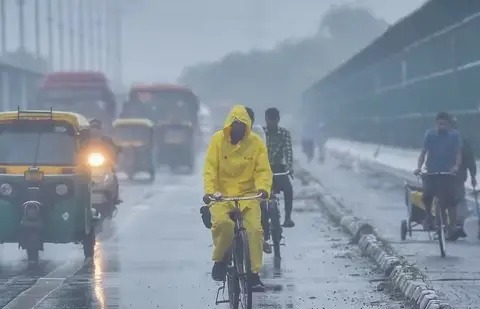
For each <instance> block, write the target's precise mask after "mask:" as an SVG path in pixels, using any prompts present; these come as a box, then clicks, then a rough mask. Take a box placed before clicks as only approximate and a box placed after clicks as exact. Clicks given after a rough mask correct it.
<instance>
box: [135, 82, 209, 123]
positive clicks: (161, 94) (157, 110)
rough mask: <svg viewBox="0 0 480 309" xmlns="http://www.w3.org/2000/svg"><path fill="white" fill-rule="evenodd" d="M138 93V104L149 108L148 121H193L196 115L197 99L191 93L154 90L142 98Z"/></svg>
mask: <svg viewBox="0 0 480 309" xmlns="http://www.w3.org/2000/svg"><path fill="white" fill-rule="evenodd" d="M142 94H143V93H138V94H137V98H138V99H139V100H140V102H142V103H144V104H147V105H149V106H150V108H151V115H150V119H151V120H153V121H158V120H176V121H178V120H180V121H195V119H196V118H197V114H198V106H199V103H198V99H197V98H196V97H195V96H194V95H193V94H191V93H188V92H184V91H178V90H172V89H169V90H156V91H154V92H152V93H149V96H147V97H142Z"/></svg>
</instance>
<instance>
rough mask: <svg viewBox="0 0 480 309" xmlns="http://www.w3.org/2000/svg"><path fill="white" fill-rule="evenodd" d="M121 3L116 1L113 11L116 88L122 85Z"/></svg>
mask: <svg viewBox="0 0 480 309" xmlns="http://www.w3.org/2000/svg"><path fill="white" fill-rule="evenodd" d="M122 2H123V1H117V2H116V4H117V5H116V10H115V17H116V23H115V29H114V31H115V43H116V44H115V47H114V49H115V52H116V57H115V60H116V61H115V62H114V63H115V68H116V70H115V71H114V72H115V76H116V78H117V79H118V86H121V85H122V83H123V70H122V62H123V60H122V58H123V57H122V56H123V55H122V50H123V48H122V47H123V46H122V37H123V21H122V18H123V5H122Z"/></svg>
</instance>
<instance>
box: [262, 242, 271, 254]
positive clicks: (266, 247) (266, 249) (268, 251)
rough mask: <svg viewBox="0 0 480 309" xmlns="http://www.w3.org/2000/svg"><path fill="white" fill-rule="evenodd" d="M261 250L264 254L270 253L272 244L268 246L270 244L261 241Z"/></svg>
mask: <svg viewBox="0 0 480 309" xmlns="http://www.w3.org/2000/svg"><path fill="white" fill-rule="evenodd" d="M263 252H265V253H266V254H270V253H272V246H270V244H269V243H268V242H266V241H264V242H263Z"/></svg>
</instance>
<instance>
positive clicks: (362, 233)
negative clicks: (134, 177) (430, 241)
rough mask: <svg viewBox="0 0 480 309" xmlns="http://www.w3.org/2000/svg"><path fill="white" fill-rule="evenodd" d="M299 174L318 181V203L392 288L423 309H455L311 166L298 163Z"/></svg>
mask: <svg viewBox="0 0 480 309" xmlns="http://www.w3.org/2000/svg"><path fill="white" fill-rule="evenodd" d="M295 170H296V177H298V178H299V179H300V180H301V181H302V182H303V183H304V184H307V183H308V184H311V183H316V184H317V202H318V205H319V206H320V207H321V208H322V209H323V210H324V211H326V212H327V213H328V214H329V216H330V217H331V218H332V220H333V221H334V222H336V223H337V224H339V225H340V226H341V227H342V228H343V229H344V230H345V232H346V233H348V234H349V235H350V236H351V237H352V243H355V244H357V245H358V246H359V248H360V250H361V252H362V254H364V255H365V256H367V257H369V258H370V259H372V260H373V261H374V262H375V263H376V264H377V265H378V266H379V267H380V268H381V270H382V272H384V273H385V275H386V276H387V277H388V278H389V281H390V284H391V285H392V287H393V288H394V289H396V290H398V291H400V292H401V293H402V294H403V296H404V297H405V298H406V299H407V300H409V301H411V302H412V303H414V304H415V305H416V308H420V309H440V308H452V307H451V306H450V305H449V304H448V303H447V302H446V301H444V300H443V299H442V298H441V297H440V295H438V293H436V292H435V290H434V289H433V287H432V286H431V284H430V283H429V282H428V280H427V277H426V276H425V275H424V274H423V273H422V271H421V270H420V269H419V268H418V267H416V266H414V265H413V264H411V263H409V262H408V261H407V260H406V259H405V258H404V257H402V256H401V255H400V254H398V253H397V252H396V251H395V250H394V249H393V248H392V247H391V246H390V245H389V243H388V242H387V241H386V240H384V239H382V238H381V237H380V236H379V233H378V231H377V230H376V229H375V226H373V224H372V223H370V222H367V221H366V220H362V219H360V218H357V217H356V216H355V215H354V214H353V212H352V211H350V210H349V207H348V205H347V204H346V203H345V202H344V201H343V200H342V197H340V196H335V194H333V193H331V192H329V190H328V189H327V188H326V187H325V186H323V184H322V181H321V180H320V179H318V178H317V177H315V175H312V173H311V170H310V169H308V170H307V169H306V168H303V167H302V166H301V164H300V163H299V162H296V169H295Z"/></svg>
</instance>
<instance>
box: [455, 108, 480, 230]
mask: <svg viewBox="0 0 480 309" xmlns="http://www.w3.org/2000/svg"><path fill="white" fill-rule="evenodd" d="M450 123H451V127H452V128H453V129H455V130H457V131H458V123H457V117H455V116H451V121H450ZM467 170H468V173H469V174H470V183H471V184H472V187H473V188H474V189H475V187H476V186H477V179H476V176H477V163H476V162H475V152H474V150H473V147H472V146H471V144H470V142H469V141H468V140H467V139H466V138H465V137H464V136H462V164H461V165H460V168H459V169H458V172H457V177H456V183H455V194H456V201H457V223H458V224H459V225H460V226H463V222H464V221H465V219H466V218H467V216H468V206H467V201H466V199H465V182H466V181H467V178H468V177H467ZM460 237H466V235H465V233H464V231H463V230H462V231H461V232H460Z"/></svg>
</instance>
